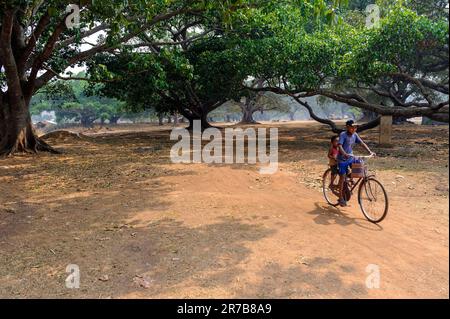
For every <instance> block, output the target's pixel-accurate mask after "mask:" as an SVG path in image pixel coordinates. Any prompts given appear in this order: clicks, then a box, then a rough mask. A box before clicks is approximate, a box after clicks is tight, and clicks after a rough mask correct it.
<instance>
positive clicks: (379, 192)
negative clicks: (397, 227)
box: [358, 177, 389, 224]
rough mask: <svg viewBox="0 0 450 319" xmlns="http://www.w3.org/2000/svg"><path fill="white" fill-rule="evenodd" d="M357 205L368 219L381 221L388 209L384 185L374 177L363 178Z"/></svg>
mask: <svg viewBox="0 0 450 319" xmlns="http://www.w3.org/2000/svg"><path fill="white" fill-rule="evenodd" d="M358 201H359V206H360V207H361V210H362V212H363V214H364V216H365V217H366V218H367V220H368V221H370V222H372V223H374V224H377V223H381V222H382V221H383V220H384V219H385V218H386V215H387V213H388V210H389V199H388V196H387V193H386V190H385V189H384V186H383V185H382V184H381V183H380V182H379V181H377V180H376V179H375V178H373V177H370V178H367V179H366V180H364V181H363V182H362V183H361V186H360V187H359V192H358Z"/></svg>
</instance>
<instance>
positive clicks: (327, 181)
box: [322, 169, 339, 206]
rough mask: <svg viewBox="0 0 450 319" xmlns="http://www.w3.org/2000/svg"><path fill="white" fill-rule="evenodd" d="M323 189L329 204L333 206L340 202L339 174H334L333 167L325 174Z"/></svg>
mask: <svg viewBox="0 0 450 319" xmlns="http://www.w3.org/2000/svg"><path fill="white" fill-rule="evenodd" d="M322 191H323V196H324V197H325V200H326V201H327V203H328V204H330V205H332V206H337V205H338V204H339V176H338V175H334V176H333V174H332V172H331V169H329V170H327V171H326V172H325V174H323V179H322Z"/></svg>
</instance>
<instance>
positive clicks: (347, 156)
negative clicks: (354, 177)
mask: <svg viewBox="0 0 450 319" xmlns="http://www.w3.org/2000/svg"><path fill="white" fill-rule="evenodd" d="M345 126H346V131H345V132H342V133H341V134H340V135H339V143H338V148H339V155H338V157H337V160H338V167H339V205H340V206H341V207H345V206H347V202H346V200H345V198H344V182H345V177H346V175H347V173H348V169H349V168H350V167H351V166H352V164H353V163H354V162H355V158H354V157H353V145H355V144H361V145H362V146H363V147H364V148H365V149H366V150H367V152H369V153H370V155H371V156H375V153H374V152H372V151H371V150H370V148H369V147H368V146H367V144H366V143H364V141H363V140H362V139H361V138H360V137H359V135H358V133H356V131H357V129H358V126H357V125H356V124H355V122H354V121H353V120H350V121H347V123H346V124H345Z"/></svg>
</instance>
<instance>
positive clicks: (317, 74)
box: [243, 5, 449, 131]
mask: <svg viewBox="0 0 450 319" xmlns="http://www.w3.org/2000/svg"><path fill="white" fill-rule="evenodd" d="M285 17H286V16H285ZM282 21H283V23H284V25H283V26H281V27H279V28H278V29H275V30H274V32H273V34H269V35H268V36H267V37H264V38H262V39H257V40H256V41H255V40H253V39H250V40H248V41H245V42H243V45H245V50H247V51H249V52H251V53H250V55H251V56H252V57H253V60H254V61H257V63H254V65H253V66H252V69H253V73H252V75H253V76H254V77H255V78H263V79H265V85H264V86H265V87H263V88H260V89H256V90H257V91H260V90H270V91H273V92H276V93H280V94H288V95H290V96H292V97H293V98H294V99H295V100H296V101H297V102H298V103H300V104H301V105H303V106H304V107H305V108H307V109H308V111H309V112H310V114H311V116H312V117H313V118H314V119H315V120H318V121H319V122H322V123H325V124H328V125H330V126H331V127H332V128H333V130H335V131H337V130H338V129H337V127H336V124H335V123H333V122H332V121H330V120H329V119H322V118H320V117H318V116H317V115H316V114H314V112H313V110H312V108H311V107H310V106H309V105H308V103H307V102H306V101H305V99H304V98H306V97H309V96H314V95H321V96H325V97H327V98H330V99H333V100H335V101H338V102H342V103H346V104H348V105H350V106H353V107H357V108H360V109H362V110H365V111H371V112H375V113H377V114H380V115H392V116H394V117H406V118H411V117H416V116H426V117H430V118H432V119H435V120H440V121H445V122H448V121H449V118H448V112H449V107H448V89H449V88H448V41H449V40H448V24H447V21H446V20H445V19H437V20H432V19H430V18H427V17H425V16H422V15H418V14H417V13H416V12H414V11H411V10H409V9H407V8H404V7H402V6H399V5H397V6H395V7H393V8H391V10H390V11H389V13H388V14H387V15H386V16H385V17H383V18H382V19H381V21H380V26H379V27H376V28H371V29H368V28H365V27H364V28H362V27H358V26H354V25H349V24H347V23H345V21H343V22H341V23H340V24H337V25H334V26H333V27H329V26H323V27H322V28H320V29H318V30H312V31H311V30H305V29H295V28H292V27H290V28H286V27H285V26H286V25H293V24H295V23H296V21H295V20H293V21H291V20H289V19H286V18H285V19H284V20H282ZM244 43H245V44H244ZM266 57H269V58H270V59H271V63H270V64H265V63H259V62H258V61H259V60H260V59H264V58H266ZM361 92H369V93H370V94H363V93H361ZM367 96H376V97H377V98H375V99H369V98H367ZM377 122H378V119H376V120H374V121H373V122H371V123H369V125H368V126H367V127H373V126H376V125H377V124H378V123H377Z"/></svg>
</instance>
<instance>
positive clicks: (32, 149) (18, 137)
mask: <svg viewBox="0 0 450 319" xmlns="http://www.w3.org/2000/svg"><path fill="white" fill-rule="evenodd" d="M1 113H2V115H1V116H0V127H1V128H2V129H1V131H0V133H1V136H0V156H10V155H13V154H14V153H37V152H39V151H41V152H51V153H54V154H58V153H59V152H58V151H56V150H55V149H53V148H52V147H51V146H49V145H48V144H47V143H46V142H44V141H43V140H42V139H40V138H39V137H38V136H37V135H36V132H35V130H34V128H33V124H32V122H31V115H30V113H29V109H28V106H25V107H21V105H10V104H8V103H4V104H2V112H1Z"/></svg>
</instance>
